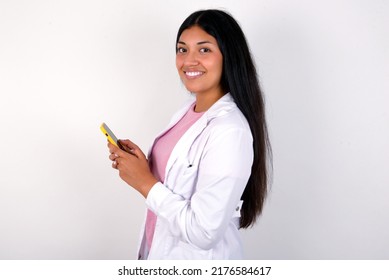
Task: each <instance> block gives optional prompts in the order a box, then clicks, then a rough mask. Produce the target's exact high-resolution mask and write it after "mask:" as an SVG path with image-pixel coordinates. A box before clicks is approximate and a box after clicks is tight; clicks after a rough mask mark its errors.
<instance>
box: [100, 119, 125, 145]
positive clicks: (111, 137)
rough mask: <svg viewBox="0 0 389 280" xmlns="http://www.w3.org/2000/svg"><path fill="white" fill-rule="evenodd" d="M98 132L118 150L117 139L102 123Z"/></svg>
mask: <svg viewBox="0 0 389 280" xmlns="http://www.w3.org/2000/svg"><path fill="white" fill-rule="evenodd" d="M100 130H101V131H102V132H103V134H104V135H105V136H106V137H107V139H108V141H109V142H110V143H111V144H113V145H115V146H116V147H118V148H120V147H119V145H118V139H117V138H116V136H115V134H113V132H112V131H111V130H110V129H109V127H108V126H107V125H106V124H105V123H102V124H101V126H100Z"/></svg>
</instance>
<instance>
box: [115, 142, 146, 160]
mask: <svg viewBox="0 0 389 280" xmlns="http://www.w3.org/2000/svg"><path fill="white" fill-rule="evenodd" d="M119 141H120V143H121V144H122V145H123V146H124V147H128V148H130V151H129V152H130V153H131V154H133V155H134V156H136V157H137V158H146V156H145V155H144V153H143V152H142V150H141V149H140V148H139V147H138V146H137V145H136V144H134V143H133V142H131V141H130V140H128V139H126V140H119Z"/></svg>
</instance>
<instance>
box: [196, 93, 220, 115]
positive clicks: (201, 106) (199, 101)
mask: <svg viewBox="0 0 389 280" xmlns="http://www.w3.org/2000/svg"><path fill="white" fill-rule="evenodd" d="M223 95H224V93H223V92H222V91H220V92H218V93H215V94H203V93H197V94H196V107H195V112H205V111H207V110H208V109H209V108H211V106H212V105H213V104H215V102H216V101H218V100H219V99H220V98H221V97H222V96H223Z"/></svg>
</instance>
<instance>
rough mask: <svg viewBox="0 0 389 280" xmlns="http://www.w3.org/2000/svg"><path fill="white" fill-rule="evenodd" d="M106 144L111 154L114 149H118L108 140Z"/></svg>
mask: <svg viewBox="0 0 389 280" xmlns="http://www.w3.org/2000/svg"><path fill="white" fill-rule="evenodd" d="M107 146H108V149H109V152H110V153H111V154H114V153H116V151H118V150H120V149H119V148H118V147H117V146H115V145H113V144H111V143H110V142H108V144H107Z"/></svg>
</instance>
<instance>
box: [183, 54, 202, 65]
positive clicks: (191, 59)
mask: <svg viewBox="0 0 389 280" xmlns="http://www.w3.org/2000/svg"><path fill="white" fill-rule="evenodd" d="M184 65H185V66H197V65H199V61H198V59H197V55H196V53H195V52H190V51H188V52H187V55H186V56H185V59H184Z"/></svg>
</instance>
